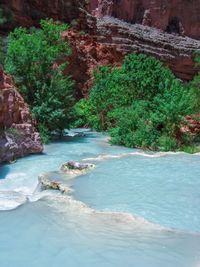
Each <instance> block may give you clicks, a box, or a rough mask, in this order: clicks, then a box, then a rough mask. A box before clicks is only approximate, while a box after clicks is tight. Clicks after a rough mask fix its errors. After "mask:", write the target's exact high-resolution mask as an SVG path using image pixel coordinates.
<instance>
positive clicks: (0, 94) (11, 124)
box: [0, 67, 43, 163]
mask: <svg viewBox="0 0 200 267" xmlns="http://www.w3.org/2000/svg"><path fill="white" fill-rule="evenodd" d="M33 125H34V121H33V119H32V117H31V115H30V112H29V109H28V107H27V105H26V104H25V103H24V100H23V98H22V96H21V95H20V94H19V93H18V92H17V89H16V88H15V86H14V84H13V81H12V79H11V78H10V77H9V76H8V75H6V74H5V73H4V72H3V70H2V68H1V67H0V163H1V162H5V161H10V160H13V159H15V158H17V157H22V156H25V155H27V154H32V153H40V152H42V150H43V148H42V144H41V141H40V137H39V133H38V132H37V131H36V130H35V128H34V126H33Z"/></svg>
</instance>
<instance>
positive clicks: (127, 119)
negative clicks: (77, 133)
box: [81, 54, 199, 151]
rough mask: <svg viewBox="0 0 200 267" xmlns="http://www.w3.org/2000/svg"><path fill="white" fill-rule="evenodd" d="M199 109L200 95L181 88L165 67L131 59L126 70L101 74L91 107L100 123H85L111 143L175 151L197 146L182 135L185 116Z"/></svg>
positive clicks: (141, 58) (139, 58) (108, 69)
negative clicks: (108, 135) (104, 132)
mask: <svg viewBox="0 0 200 267" xmlns="http://www.w3.org/2000/svg"><path fill="white" fill-rule="evenodd" d="M198 103H199V94H198V92H197V90H195V89H194V88H190V87H188V86H185V85H184V84H183V83H181V81H179V80H178V79H176V78H175V76H174V75H173V73H172V72H171V71H170V70H169V69H168V68H167V67H165V66H164V65H163V64H162V63H161V62H159V61H158V60H156V59H155V58H153V57H147V56H145V55H141V54H140V55H136V54H131V55H128V56H127V57H126V58H125V60H124V63H123V65H122V67H121V68H114V69H112V68H111V67H102V68H100V69H99V70H98V71H96V73H95V83H94V86H93V88H92V90H91V93H90V97H89V102H88V104H89V105H90V112H91V115H92V116H94V117H96V121H95V124H94V123H92V121H91V120H90V121H89V120H88V119H87V117H86V116H85V120H87V121H88V123H89V124H90V126H92V127H93V128H96V129H98V130H109V131H110V133H111V137H112V139H111V142H112V143H115V144H120V145H125V146H128V147H142V148H148V149H153V150H157V149H160V150H164V151H165V150H166V151H168V150H175V149H177V148H179V147H181V146H183V145H190V144H191V142H192V140H193V138H192V136H190V135H188V134H186V133H182V132H181V131H180V129H181V127H182V126H183V125H184V124H185V123H186V122H185V120H184V116H186V115H189V114H193V113H195V112H196V111H197V110H199V106H198ZM83 109H84V107H83ZM81 112H82V113H83V114H85V112H84V111H81ZM91 115H90V116H91Z"/></svg>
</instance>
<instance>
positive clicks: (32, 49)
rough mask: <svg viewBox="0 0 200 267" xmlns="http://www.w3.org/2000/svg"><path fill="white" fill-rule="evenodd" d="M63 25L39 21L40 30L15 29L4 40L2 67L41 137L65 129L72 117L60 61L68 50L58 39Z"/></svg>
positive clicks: (70, 87)
mask: <svg viewBox="0 0 200 267" xmlns="http://www.w3.org/2000/svg"><path fill="white" fill-rule="evenodd" d="M67 27H68V26H67V25H65V24H60V23H58V22H53V21H52V20H42V21H41V29H35V28H32V29H30V30H28V29H24V28H17V29H15V30H14V31H13V32H12V33H10V35H9V38H8V48H7V56H6V60H5V68H6V71H7V72H8V73H10V74H11V75H12V76H13V77H14V78H15V81H16V84H17V86H18V88H19V89H20V92H21V93H22V94H23V97H24V98H25V100H26V102H27V103H28V104H29V105H30V107H31V111H32V113H33V116H34V117H35V118H36V120H37V121H38V123H39V129H40V131H41V133H42V136H43V137H45V139H46V137H48V135H49V132H50V131H52V130H55V129H59V130H63V129H64V128H67V127H68V125H69V123H70V121H71V116H72V106H73V104H74V98H73V82H72V80H71V78H70V77H67V76H65V75H63V69H64V68H65V65H66V64H55V62H61V61H62V60H63V57H64V56H66V55H69V53H70V48H69V45H68V43H67V42H65V41H64V40H63V39H62V38H61V32H63V31H64V30H66V29H67Z"/></svg>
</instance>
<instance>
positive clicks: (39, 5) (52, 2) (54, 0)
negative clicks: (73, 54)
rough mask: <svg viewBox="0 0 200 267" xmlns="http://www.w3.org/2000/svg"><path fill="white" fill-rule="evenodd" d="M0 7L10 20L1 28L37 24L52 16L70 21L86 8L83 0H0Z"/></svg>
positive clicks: (75, 18)
mask: <svg viewBox="0 0 200 267" xmlns="http://www.w3.org/2000/svg"><path fill="white" fill-rule="evenodd" d="M0 8H1V9H3V12H4V14H5V15H7V16H8V17H10V21H8V23H6V24H4V25H3V29H4V31H5V30H10V29H12V28H14V27H17V26H25V27H31V26H37V25H38V23H39V21H40V20H41V19H44V18H53V19H55V20H62V21H63V22H67V23H70V22H72V21H74V24H77V23H78V21H77V19H78V18H79V17H80V15H81V10H82V9H85V8H86V1H85V0H73V1H72V0H43V1H41V0H25V1H24V0H1V2H0Z"/></svg>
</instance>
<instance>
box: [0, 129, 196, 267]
mask: <svg viewBox="0 0 200 267" xmlns="http://www.w3.org/2000/svg"><path fill="white" fill-rule="evenodd" d="M106 141H107V138H106V137H105V136H102V135H99V134H95V133H94V134H93V133H88V135H87V137H85V138H79V139H75V140H74V141H71V142H57V143H52V144H50V145H48V146H47V147H46V148H45V154H44V155H40V156H31V157H27V158H24V159H21V160H18V161H17V162H16V163H15V164H13V165H4V166H2V167H0V178H1V180H0V210H1V211H0V266H1V267H13V266H15V267H27V266H30V267H32V266H33V267H47V266H48V267H54V266H55V267H57V266H58V267H60V266H69V267H78V266H83V267H90V266H95V267H104V266H105V267H107V266H108V267H122V266H125V267H129V266H130V267H160V266H163V267H199V266H200V208H199V204H200V193H199V192H200V191H199V177H200V175H199V173H200V164H199V163H200V155H186V154H178V155H173V154H172V155H170V154H167V155H165V154H162V153H159V154H145V153H143V152H140V151H138V150H131V149H127V148H122V147H112V146H110V145H109V144H108V143H107V142H106ZM130 153H131V154H130ZM68 160H85V162H93V163H95V164H96V169H95V170H94V171H92V172H90V173H88V174H87V175H84V176H80V177H77V178H75V179H73V180H71V181H69V185H70V186H71V187H72V189H73V192H72V194H71V196H65V195H61V194H59V193H57V192H52V191H44V192H42V193H40V192H38V191H37V187H38V181H37V177H38V175H39V174H41V173H43V172H49V171H54V170H58V168H59V167H60V165H61V164H62V163H63V162H66V161H68ZM84 203H86V204H84Z"/></svg>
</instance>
